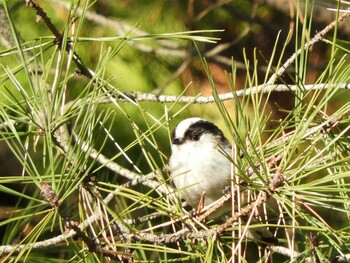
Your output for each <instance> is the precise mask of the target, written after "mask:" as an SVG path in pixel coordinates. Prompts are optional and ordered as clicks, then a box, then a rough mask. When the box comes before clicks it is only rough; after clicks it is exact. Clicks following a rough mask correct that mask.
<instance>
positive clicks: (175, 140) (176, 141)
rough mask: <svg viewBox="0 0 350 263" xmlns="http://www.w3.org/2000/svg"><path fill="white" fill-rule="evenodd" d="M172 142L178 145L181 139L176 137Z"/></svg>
mask: <svg viewBox="0 0 350 263" xmlns="http://www.w3.org/2000/svg"><path fill="white" fill-rule="evenodd" d="M173 144H175V145H179V144H181V141H180V140H179V139H178V138H174V140H173Z"/></svg>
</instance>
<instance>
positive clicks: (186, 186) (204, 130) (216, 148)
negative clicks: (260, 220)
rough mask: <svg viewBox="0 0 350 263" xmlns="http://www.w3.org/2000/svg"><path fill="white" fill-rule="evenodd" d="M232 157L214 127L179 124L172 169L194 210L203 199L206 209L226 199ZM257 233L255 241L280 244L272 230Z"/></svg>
mask: <svg viewBox="0 0 350 263" xmlns="http://www.w3.org/2000/svg"><path fill="white" fill-rule="evenodd" d="M231 155H232V146H231V143H230V142H229V140H228V139H227V138H226V137H225V135H224V133H223V132H222V131H221V129H220V128H219V127H218V126H216V125H215V124H214V123H212V122H210V121H208V120H206V119H202V118H199V117H192V118H187V119H184V120H183V121H181V122H180V123H178V124H177V126H176V127H175V129H174V131H173V133H172V145H171V156H170V158H169V162H168V167H169V171H170V178H171V180H172V181H173V183H174V185H175V187H176V189H177V191H178V192H179V194H180V196H181V197H182V198H183V199H184V200H185V201H186V202H187V203H188V204H189V205H190V206H191V207H192V208H194V209H197V208H198V207H199V206H200V205H201V204H200V202H201V200H203V197H204V206H208V205H210V204H212V203H213V202H215V201H216V200H218V199H219V198H220V197H222V196H223V194H224V190H225V189H226V188H227V187H229V186H230V185H231V166H232V165H233V163H232V159H231V158H230V156H231ZM231 209H232V206H231V204H230V202H228V204H226V205H224V206H223V207H221V208H219V211H215V213H214V215H215V217H220V216H222V215H223V214H225V213H228V211H230V210H231ZM210 219H211V218H210ZM253 231H254V233H251V235H250V236H251V237H252V238H254V239H259V240H260V241H262V242H264V243H269V244H270V243H271V244H276V243H277V241H276V240H277V239H276V238H275V237H274V236H273V235H272V233H271V232H270V231H269V230H268V229H266V228H264V229H260V228H257V229H255V230H251V231H250V232H253Z"/></svg>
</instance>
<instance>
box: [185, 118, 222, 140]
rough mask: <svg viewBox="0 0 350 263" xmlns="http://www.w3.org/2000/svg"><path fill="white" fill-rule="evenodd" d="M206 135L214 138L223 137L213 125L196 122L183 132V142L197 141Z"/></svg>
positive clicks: (205, 122)
mask: <svg viewBox="0 0 350 263" xmlns="http://www.w3.org/2000/svg"><path fill="white" fill-rule="evenodd" d="M206 133H210V134H213V135H215V136H223V133H222V132H221V130H220V129H219V128H218V127H217V126H216V125H215V124H213V123H211V122H208V121H198V122H196V123H193V124H192V125H191V126H189V127H188V129H187V131H186V132H185V136H184V140H192V141H198V140H199V139H200V137H201V136H202V135H203V134H206Z"/></svg>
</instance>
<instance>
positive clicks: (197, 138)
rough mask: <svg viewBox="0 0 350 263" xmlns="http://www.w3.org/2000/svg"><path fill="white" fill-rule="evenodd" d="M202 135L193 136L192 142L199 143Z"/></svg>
mask: <svg viewBox="0 0 350 263" xmlns="http://www.w3.org/2000/svg"><path fill="white" fill-rule="evenodd" d="M199 138H200V135H199V134H193V135H192V137H191V140H192V141H199Z"/></svg>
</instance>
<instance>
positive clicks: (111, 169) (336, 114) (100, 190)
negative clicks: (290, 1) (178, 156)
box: [0, 0, 350, 262]
mask: <svg viewBox="0 0 350 263" xmlns="http://www.w3.org/2000/svg"><path fill="white" fill-rule="evenodd" d="M27 2H28V5H29V6H30V7H26V8H24V7H20V8H19V10H16V8H18V6H9V5H10V3H8V2H0V3H1V5H2V9H1V10H2V11H1V14H0V15H1V16H3V17H2V18H1V19H3V18H4V17H5V18H6V20H7V23H6V27H4V28H5V29H4V30H8V31H7V32H8V33H9V35H11V36H12V39H8V46H6V45H4V44H3V48H2V50H1V51H0V59H1V60H0V64H1V67H0V94H1V96H0V135H1V136H0V140H1V143H2V145H3V147H4V149H7V151H8V153H9V155H11V156H14V157H15V158H16V160H17V162H16V165H15V166H16V167H14V169H13V170H12V171H11V172H8V174H6V173H5V172H0V196H1V199H2V201H1V202H0V219H1V221H0V233H1V235H0V237H1V239H0V240H1V241H0V242H1V245H0V259H1V261H2V262H42V261H43V260H45V261H48V262H105V261H106V262H108V261H110V260H117V261H125V262H131V261H135V262H181V261H183V262H192V261H193V262H232V260H233V259H234V260H236V261H238V262H240V261H242V262H257V261H259V262H264V261H269V260H274V262H286V261H289V260H296V261H298V262H309V261H310V260H314V261H315V262H317V261H318V260H319V261H330V260H336V259H338V258H337V257H340V256H344V257H346V256H347V255H346V253H347V251H348V250H349V248H350V243H349V240H350V239H349V219H350V212H349V211H350V210H349V201H350V200H349V199H350V198H349V190H348V189H350V187H349V183H350V182H349V179H348V176H349V167H350V165H349V129H350V125H349V121H350V117H349V116H350V114H349V111H350V104H349V102H348V100H347V99H341V98H342V97H346V96H347V95H348V91H346V90H345V88H348V84H347V83H348V82H349V71H350V66H349V64H348V62H347V57H346V54H347V53H349V49H348V45H347V42H346V41H341V40H340V39H339V38H338V37H337V36H338V35H337V33H336V32H337V30H335V31H334V33H333V36H332V35H331V33H329V30H328V31H324V32H323V31H321V33H322V32H323V34H322V35H319V37H320V38H319V39H318V38H316V37H314V36H313V35H310V32H313V31H312V27H313V23H314V20H313V19H314V17H313V16H312V15H310V10H313V8H315V7H314V6H313V5H312V4H311V3H309V4H308V5H307V6H306V7H304V9H302V10H304V12H301V11H300V13H298V16H297V18H296V19H295V25H296V30H295V32H292V33H293V34H292V33H290V34H286V35H284V33H285V32H282V33H278V34H276V35H275V37H276V40H275V42H274V47H273V48H272V49H271V50H269V53H268V54H267V55H266V53H264V54H263V52H260V53H259V52H257V50H255V51H254V52H250V50H248V49H249V48H251V47H248V49H245V50H244V51H243V53H242V56H241V55H238V57H240V56H241V57H242V61H243V62H242V63H238V62H236V61H234V60H233V59H232V60H231V61H230V63H229V66H230V68H229V69H228V71H230V72H229V73H228V72H226V73H225V76H224V79H225V84H224V85H225V87H226V91H227V93H225V94H221V92H219V90H220V88H219V87H218V84H217V82H218V81H217V76H216V74H215V72H216V71H215V70H216V69H215V67H213V61H218V60H220V59H221V61H225V60H224V59H223V58H222V57H219V56H213V55H210V54H211V53H213V50H209V51H211V52H209V51H208V48H207V47H208V46H216V45H217V46H219V47H221V46H220V44H218V43H216V42H217V41H219V38H218V35H219V34H220V33H222V30H221V29H220V27H217V26H220V23H223V22H225V23H226V21H228V22H230V21H231V22H232V21H236V19H237V18H236V17H233V16H232V13H231V11H234V12H236V13H239V10H242V12H243V10H244V13H247V10H251V9H254V4H253V3H251V2H242V1H238V3H237V5H236V6H235V4H233V3H226V2H225V1H219V2H218V4H217V5H213V6H204V4H199V3H196V4H195V5H194V6H193V7H194V8H195V9H198V10H202V11H203V12H198V14H197V16H194V15H193V17H187V16H185V12H184V10H186V11H188V12H189V13H190V11H191V10H192V9H189V8H188V6H187V7H186V6H183V3H180V2H181V1H180V2H179V3H178V2H176V1H174V3H173V2H170V1H145V3H143V4H142V5H141V4H140V3H139V2H137V3H136V2H134V1H123V2H121V1H118V2H115V3H109V4H108V6H107V7H109V8H108V9H106V8H105V7H106V6H105V5H104V4H103V3H99V2H98V1H97V2H88V1H71V2H70V3H68V2H60V3H58V2H56V1H53V0H52V1H47V2H46V3H36V2H35V1H27ZM175 2H176V4H175ZM173 5H174V6H173ZM171 8H173V9H171ZM186 8H187V9H186ZM235 8H236V9H237V10H238V11H237V10H236V9H235ZM93 11H94V12H93ZM35 12H36V13H37V20H38V23H35V21H34V16H35ZM192 12H193V10H192ZM271 12H272V11H271ZM329 12H331V11H329ZM312 13H313V12H312V11H311V14H312ZM268 14H269V10H267V8H266V7H263V8H262V9H258V11H257V16H258V18H261V17H268ZM112 16H116V17H117V18H118V19H122V20H116V19H111V17H112ZM341 16H344V19H346V18H347V16H346V14H345V15H344V14H342V13H337V17H341ZM178 17H182V18H183V19H182V20H181V19H178ZM300 17H303V20H299V18H300ZM22 18H23V20H21V19H22ZM39 18H40V19H39ZM202 18H203V19H202ZM219 18H220V19H219ZM186 19H187V20H186ZM196 19H197V20H196ZM195 21H198V24H196V26H198V27H199V30H189V29H188V27H187V25H188V24H190V23H194V22H195ZM257 21H259V19H258V20H257ZM210 22H212V23H210ZM186 23H188V24H186ZM237 23H238V22H237ZM130 24H131V25H132V26H130ZM206 26H207V27H206ZM249 26H250V25H249V23H247V22H240V23H239V24H237V28H238V29H237V30H238V31H237V32H239V33H242V32H243V33H242V34H243V35H244V31H245V30H244V29H245V28H248V27H249ZM263 26H264V24H257V22H256V23H254V25H252V26H251V28H250V29H249V30H251V31H252V32H256V31H259V29H258V28H259V27H263ZM198 27H197V28H198ZM337 27H338V24H337V23H336V24H335V29H337ZM195 28H196V27H194V29H195ZM202 28H212V29H211V30H202ZM325 35H326V36H327V38H326V36H325ZM291 36H293V38H294V39H293V41H294V42H289V41H290V37H291ZM243 38H244V36H243ZM321 40H323V42H324V43H325V44H326V48H327V49H328V50H329V52H328V53H327V55H329V57H328V58H327V60H326V63H325V64H324V66H323V67H322V68H321V70H320V72H319V74H317V76H315V77H314V81H313V82H312V83H311V84H310V83H309V82H308V77H309V76H310V66H309V60H310V59H311V57H312V54H313V53H312V52H313V50H312V49H311V48H315V46H316V45H317V44H319V43H316V42H319V41H321ZM312 41H314V42H312ZM230 42H231V41H230ZM231 44H232V43H231ZM231 44H230V45H231ZM290 47H292V50H293V52H294V55H295V54H297V55H295V57H293V55H290V54H288V49H289V48H290ZM214 53H215V52H214ZM288 57H289V58H290V60H286V58H288ZM187 61H189V62H187ZM285 61H286V62H285ZM283 63H284V64H283ZM182 68H185V69H182ZM242 69H243V70H242ZM191 70H192V71H191ZM181 74H182V76H183V78H182V79H181V78H179V76H180V75H181ZM188 76H190V77H193V78H194V79H196V80H195V81H194V83H193V84H192V85H190V84H189V83H188V82H186V78H188ZM204 76H205V77H204ZM203 79H205V80H203ZM198 83H199V84H198ZM281 83H282V84H281ZM278 84H279V86H278ZM200 85H203V86H205V87H206V88H207V89H205V87H203V88H202V87H198V86H200ZM196 86H197V87H196ZM238 87H240V89H238ZM279 88H284V89H285V90H284V91H281V90H280V89H279ZM198 90H199V92H203V93H208V91H209V93H210V95H211V96H209V97H202V96H200V94H198V92H197V91H198ZM286 90H287V92H288V94H290V95H291V97H292V100H291V101H292V102H291V103H292V106H291V107H289V108H288V107H287V106H285V105H284V103H283V99H284V98H285V97H284V95H281V94H285V92H286ZM165 94H168V95H165ZM275 94H277V95H280V96H281V97H282V100H278V101H277V102H276V103H275V104H273V103H271V101H273V100H274V96H275ZM154 95H155V96H154ZM172 95H175V97H174V96H172ZM191 95H192V96H191ZM199 102H202V103H199ZM209 102H210V103H209ZM165 103H166V104H165ZM190 115H203V116H206V117H208V118H210V119H211V120H214V121H216V122H217V123H218V125H219V126H220V127H221V128H222V129H223V130H224V131H225V134H227V137H229V138H230V140H231V141H232V143H233V147H234V148H235V149H236V151H235V152H234V154H232V156H228V158H230V159H231V160H232V162H233V164H234V166H233V167H234V168H233V171H232V189H231V191H232V193H234V194H237V195H239V196H240V197H241V199H242V204H239V206H241V207H239V209H238V212H237V213H233V214H232V215H231V217H230V219H229V220H228V221H226V223H223V222H221V221H219V220H213V221H209V220H207V221H201V220H200V219H199V218H200V216H199V218H198V217H191V216H190V215H189V214H188V212H187V211H186V209H184V208H183V207H182V203H181V200H180V198H179V196H178V194H177V193H176V191H175V190H174V189H173V187H172V183H171V181H170V180H169V177H168V174H167V171H166V169H165V168H166V164H167V159H168V156H169V152H170V147H169V145H170V131H171V129H172V128H173V127H174V125H175V124H176V121H177V120H180V119H182V118H183V117H186V116H190ZM276 116H277V117H276ZM4 151H5V150H4ZM1 165H2V166H3V167H6V165H8V166H9V164H6V162H4V163H2V164H1ZM213 176H214V175H213ZM234 205H237V204H234ZM256 207H258V208H259V209H257V208H256ZM255 215H259V216H255ZM250 216H251V217H253V216H254V217H257V218H256V219H259V220H256V222H253V221H251V220H250V219H251V218H250ZM242 219H248V220H242ZM230 220H231V221H230ZM227 222H229V223H227ZM261 226H263V227H270V229H271V230H272V231H274V233H276V236H277V237H278V239H279V243H280V244H279V245H280V246H268V247H267V248H266V249H265V247H264V246H261V244H257V243H256V242H254V241H256V240H252V239H251V238H247V237H246V235H244V234H243V233H245V232H246V230H247V229H249V228H257V227H261ZM344 254H345V255H344Z"/></svg>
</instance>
